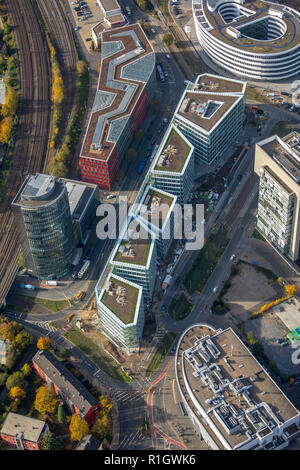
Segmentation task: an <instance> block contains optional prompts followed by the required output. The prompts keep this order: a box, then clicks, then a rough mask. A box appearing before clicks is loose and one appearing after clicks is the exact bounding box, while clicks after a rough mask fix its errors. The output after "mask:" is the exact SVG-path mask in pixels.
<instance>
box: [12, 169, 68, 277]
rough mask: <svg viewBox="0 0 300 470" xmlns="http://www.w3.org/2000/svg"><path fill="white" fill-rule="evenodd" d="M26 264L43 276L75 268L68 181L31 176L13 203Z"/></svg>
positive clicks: (66, 271) (62, 273)
mask: <svg viewBox="0 0 300 470" xmlns="http://www.w3.org/2000/svg"><path fill="white" fill-rule="evenodd" d="M12 206H13V211H14V215H15V220H16V225H17V229H18V232H19V237H20V243H21V246H22V250H23V254H24V257H25V262H26V267H27V269H29V270H31V271H32V272H33V273H34V274H35V275H36V276H37V277H38V278H39V279H58V278H60V277H62V276H64V275H66V274H68V272H69V271H70V270H71V267H72V259H73V256H74V250H75V239H74V232H73V227H72V219H71V213H70V206H69V200H68V193H67V189H66V185H65V183H63V182H62V181H56V180H55V178H54V177H53V176H48V175H43V174H39V173H37V174H36V175H35V176H32V175H29V176H27V178H26V180H25V181H24V183H23V184H22V186H21V188H20V189H19V191H18V193H17V195H16V197H15V198H14V200H13V202H12Z"/></svg>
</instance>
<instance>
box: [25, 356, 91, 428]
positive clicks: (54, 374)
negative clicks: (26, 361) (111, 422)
mask: <svg viewBox="0 0 300 470" xmlns="http://www.w3.org/2000/svg"><path fill="white" fill-rule="evenodd" d="M32 362H33V367H34V368H35V370H36V372H37V373H38V374H39V376H40V377H41V378H42V379H43V380H45V382H46V383H47V384H48V385H49V386H50V387H52V388H53V389H54V390H55V392H56V393H57V395H58V396H59V398H60V399H61V401H62V402H63V403H64V404H66V405H67V406H68V408H69V410H70V411H71V413H77V414H78V415H80V416H81V418H84V419H85V420H86V421H87V422H88V424H89V425H90V424H93V423H94V422H95V421H96V420H97V418H98V416H99V409H100V405H99V401H98V400H97V399H96V398H95V397H94V396H93V395H91V393H90V392H89V391H88V390H87V389H86V388H85V387H84V386H83V385H82V384H81V383H80V382H79V380H77V379H76V377H74V375H73V374H71V372H70V371H69V370H68V369H67V368H66V367H65V366H64V365H63V364H62V363H61V362H60V361H59V360H58V359H56V357H54V356H53V354H52V353H51V352H50V351H48V350H43V351H38V352H37V353H36V354H35V356H34V357H33V359H32Z"/></svg>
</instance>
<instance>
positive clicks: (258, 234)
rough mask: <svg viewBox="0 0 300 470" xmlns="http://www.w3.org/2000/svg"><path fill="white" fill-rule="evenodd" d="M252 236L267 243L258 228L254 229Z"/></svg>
mask: <svg viewBox="0 0 300 470" xmlns="http://www.w3.org/2000/svg"><path fill="white" fill-rule="evenodd" d="M252 238H256V239H257V240H261V241H262V242H265V243H266V240H265V238H264V237H263V236H262V235H261V234H260V233H259V231H258V230H256V228H255V229H254V230H253V233H252Z"/></svg>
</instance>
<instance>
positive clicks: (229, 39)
mask: <svg viewBox="0 0 300 470" xmlns="http://www.w3.org/2000/svg"><path fill="white" fill-rule="evenodd" d="M192 9H193V16H194V23H195V29H196V33H197V37H198V40H199V43H200V45H201V47H202V49H203V50H204V51H205V53H206V54H207V55H208V56H209V57H210V59H211V60H212V61H213V62H215V63H216V64H217V65H218V66H219V67H221V68H223V69H225V70H228V71H229V72H231V73H234V74H236V75H239V76H241V77H243V78H248V79H258V80H268V81H272V80H282V79H284V78H288V77H292V76H293V75H296V74H297V73H299V71H300V13H299V12H297V11H296V10H294V9H292V8H290V7H288V6H286V5H285V4H282V5H279V4H277V3H276V4H274V3H271V2H266V1H264V0H261V1H259V2H253V1H251V0H193V5H192Z"/></svg>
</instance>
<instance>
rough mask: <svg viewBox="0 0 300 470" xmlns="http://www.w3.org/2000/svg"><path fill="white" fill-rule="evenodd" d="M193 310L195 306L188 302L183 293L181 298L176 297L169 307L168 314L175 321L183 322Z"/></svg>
mask: <svg viewBox="0 0 300 470" xmlns="http://www.w3.org/2000/svg"><path fill="white" fill-rule="evenodd" d="M192 308H193V305H192V304H191V303H190V302H189V301H188V300H187V298H186V296H185V295H184V294H183V293H182V294H181V295H180V296H179V297H175V298H174V299H173V300H172V302H171V303H170V305H169V309H168V313H169V315H170V317H171V318H173V320H176V321H177V320H183V319H184V318H186V317H187V316H188V315H189V314H190V313H191V310H192Z"/></svg>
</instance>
